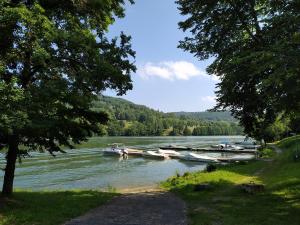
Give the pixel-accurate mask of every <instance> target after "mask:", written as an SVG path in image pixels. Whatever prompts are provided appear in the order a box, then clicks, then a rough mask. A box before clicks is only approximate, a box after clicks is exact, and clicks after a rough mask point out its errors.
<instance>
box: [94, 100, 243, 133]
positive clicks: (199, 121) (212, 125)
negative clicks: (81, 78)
mask: <svg viewBox="0 0 300 225" xmlns="http://www.w3.org/2000/svg"><path fill="white" fill-rule="evenodd" d="M99 98H100V99H99V101H96V102H95V103H94V108H93V109H94V110H96V111H105V112H107V113H108V114H109V117H110V120H109V122H108V123H107V125H105V126H103V134H106V135H109V136H161V135H166V136H179V135H184V136H191V135H194V136H202V135H240V134H243V129H242V128H241V127H240V126H239V125H238V122H237V121H236V120H234V119H233V118H232V117H231V116H230V114H229V113H228V112H199V113H186V112H180V113H163V112H160V111H156V110H153V109H150V108H148V107H146V106H142V105H136V104H134V103H132V102H129V101H127V100H124V99H120V98H113V97H107V96H101V97H99Z"/></svg>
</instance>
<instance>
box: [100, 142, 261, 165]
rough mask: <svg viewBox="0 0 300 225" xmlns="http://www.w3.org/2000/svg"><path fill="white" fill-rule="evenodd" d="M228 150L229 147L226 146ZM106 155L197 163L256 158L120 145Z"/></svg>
mask: <svg viewBox="0 0 300 225" xmlns="http://www.w3.org/2000/svg"><path fill="white" fill-rule="evenodd" d="M225 147H226V148H227V147H228V146H225ZM103 153H104V154H105V155H115V156H119V157H127V156H128V155H137V156H142V157H145V158H152V159H162V160H163V159H170V158H175V159H180V160H187V161H197V162H213V163H217V162H222V161H227V162H228V161H242V160H249V159H251V158H254V157H255V156H254V155H253V157H252V156H250V157H243V156H234V157H231V158H228V157H227V158H216V157H210V156H208V155H204V154H198V153H194V152H177V151H175V150H168V149H158V150H148V151H141V150H135V149H130V148H122V147H118V145H112V147H111V149H105V150H104V151H103Z"/></svg>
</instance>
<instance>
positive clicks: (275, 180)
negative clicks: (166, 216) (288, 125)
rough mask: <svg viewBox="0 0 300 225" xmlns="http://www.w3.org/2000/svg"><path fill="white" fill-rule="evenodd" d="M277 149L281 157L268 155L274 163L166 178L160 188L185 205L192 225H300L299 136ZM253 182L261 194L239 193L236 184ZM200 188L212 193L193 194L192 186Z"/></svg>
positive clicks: (263, 162)
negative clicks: (203, 185)
mask: <svg viewBox="0 0 300 225" xmlns="http://www.w3.org/2000/svg"><path fill="white" fill-rule="evenodd" d="M277 145H278V146H279V147H280V148H282V149H283V150H284V151H283V153H281V154H280V155H274V154H273V153H272V157H273V160H272V161H253V162H249V163H248V164H246V165H241V164H233V165H229V166H219V167H218V168H217V170H216V171H215V172H211V173H208V172H196V173H187V174H185V175H183V176H180V177H176V176H175V177H171V178H169V179H168V180H167V181H166V182H164V183H162V186H163V187H164V188H166V189H167V190H170V191H172V192H175V193H176V194H177V195H179V196H180V197H181V198H183V199H184V200H185V201H186V203H187V205H188V208H189V210H188V212H189V218H190V224H197V225H213V224H218V225H239V224H243V225H298V224H300V162H299V161H295V160H294V155H295V153H297V151H299V150H298V146H300V136H297V137H292V138H288V139H284V140H282V141H281V142H279V143H277ZM267 152H268V153H269V150H267ZM251 181H253V182H255V183H261V184H264V185H265V191H264V192H262V193H257V194H247V193H244V192H242V191H241V190H240V189H239V188H238V184H241V183H248V182H251ZM199 183H209V184H211V186H212V188H211V189H210V190H205V191H200V192H199V191H198V192H196V191H194V186H195V184H199Z"/></svg>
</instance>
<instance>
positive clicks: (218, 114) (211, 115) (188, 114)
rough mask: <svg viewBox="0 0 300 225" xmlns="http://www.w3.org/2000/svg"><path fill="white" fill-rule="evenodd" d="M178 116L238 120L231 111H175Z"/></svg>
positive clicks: (212, 119) (210, 119)
mask: <svg viewBox="0 0 300 225" xmlns="http://www.w3.org/2000/svg"><path fill="white" fill-rule="evenodd" d="M174 114H175V115H176V116H179V117H186V118H191V119H197V120H208V121H230V122H236V121H237V120H236V119H235V118H233V117H232V116H231V114H230V112H174Z"/></svg>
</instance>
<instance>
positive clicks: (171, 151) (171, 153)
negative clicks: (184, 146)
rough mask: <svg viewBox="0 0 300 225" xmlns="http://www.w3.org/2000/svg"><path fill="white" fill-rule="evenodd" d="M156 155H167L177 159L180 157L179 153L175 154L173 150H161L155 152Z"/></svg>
mask: <svg viewBox="0 0 300 225" xmlns="http://www.w3.org/2000/svg"><path fill="white" fill-rule="evenodd" d="M157 152H158V153H161V154H165V155H168V156H170V157H178V156H180V155H181V153H179V152H176V151H174V150H163V149H158V151H157Z"/></svg>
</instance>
